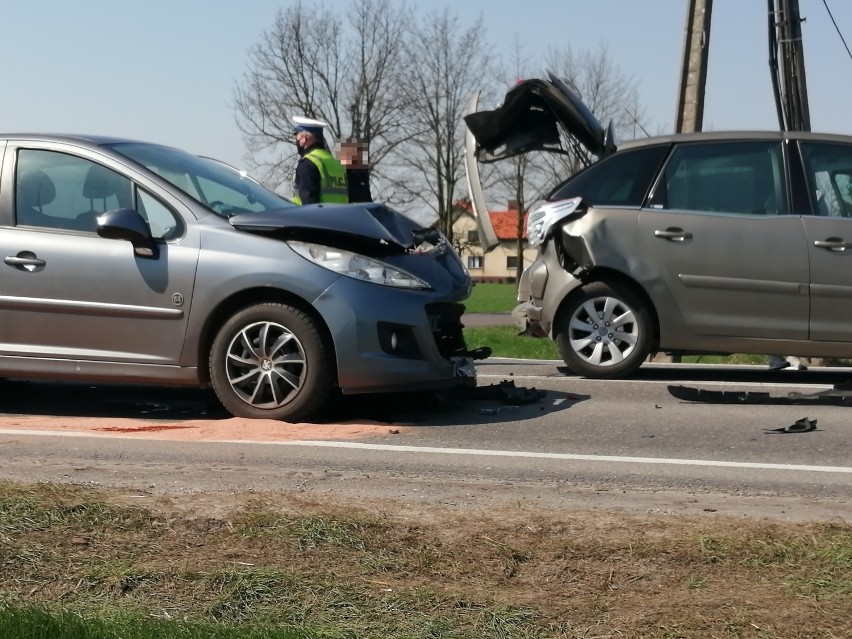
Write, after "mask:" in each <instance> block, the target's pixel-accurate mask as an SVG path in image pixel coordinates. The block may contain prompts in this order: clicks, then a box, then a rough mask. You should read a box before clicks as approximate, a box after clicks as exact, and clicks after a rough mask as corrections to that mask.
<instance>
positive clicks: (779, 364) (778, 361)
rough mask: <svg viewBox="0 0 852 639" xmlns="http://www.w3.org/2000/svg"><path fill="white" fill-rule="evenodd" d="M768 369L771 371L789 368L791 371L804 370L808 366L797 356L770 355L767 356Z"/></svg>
mask: <svg viewBox="0 0 852 639" xmlns="http://www.w3.org/2000/svg"><path fill="white" fill-rule="evenodd" d="M769 370H771V371H783V370H791V371H806V370H808V367H807V366H805V365H804V364H802V361H801V360H800V359H799V358H798V357H793V356H792V355H791V356H790V357H786V358H784V357H781V356H780V355H770V356H769Z"/></svg>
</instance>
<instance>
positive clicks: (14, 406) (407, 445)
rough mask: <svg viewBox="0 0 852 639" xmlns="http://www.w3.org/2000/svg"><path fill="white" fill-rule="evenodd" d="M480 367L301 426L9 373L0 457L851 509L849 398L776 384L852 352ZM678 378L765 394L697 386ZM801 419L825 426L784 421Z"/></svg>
mask: <svg viewBox="0 0 852 639" xmlns="http://www.w3.org/2000/svg"><path fill="white" fill-rule="evenodd" d="M478 370H479V375H480V379H479V383H480V387H479V390H478V391H476V392H474V393H472V394H468V395H452V396H448V395H445V394H443V395H433V394H424V395H411V396H395V397H382V396H378V397H376V396H374V397H357V398H346V399H344V400H341V401H340V402H338V405H337V406H336V408H335V410H334V411H333V413H332V414H331V415H330V416H329V417H328V419H327V420H325V421H323V422H322V423H316V424H301V425H289V424H283V423H279V422H267V421H266V420H260V421H257V422H251V420H244V421H243V422H239V421H236V420H234V419H232V418H229V416H228V415H226V414H224V413H223V412H222V411H221V409H220V408H219V407H218V406H217V405H216V403H215V401H213V400H212V398H211V397H210V396H209V395H208V394H207V393H205V392H202V391H196V390H186V389H153V388H138V387H137V388H134V387H117V386H116V387H90V386H78V385H67V384H48V383H35V382H16V381H10V380H7V381H5V382H2V383H0V386H2V390H3V393H2V405H0V411H2V412H0V444H2V445H0V468H2V469H3V471H2V475H3V476H5V477H7V478H10V479H15V480H22V481H28V480H29V481H58V482H70V483H78V484H87V485H95V486H106V487H119V486H120V487H124V488H131V489H133V490H136V491H140V492H146V493H170V492H193V491H199V490H224V491H238V490H268V489H280V490H299V491H317V492H322V493H324V494H328V493H333V494H339V495H340V497H341V498H342V499H350V498H356V499H358V498H361V497H367V496H382V497H393V498H404V499H413V500H437V501H441V502H442V503H458V504H461V505H465V504H466V505H473V506H475V507H488V505H489V504H493V503H497V502H501V503H505V502H507V501H510V502H517V503H518V504H522V503H528V504H536V505H546V506H552V507H584V508H624V509H639V510H643V511H649V510H650V511H660V512H680V513H690V514H702V513H725V514H738V515H739V514H744V515H745V514H748V515H761V516H772V517H781V518H786V519H808V518H819V519H840V520H843V521H850V520H852V463H850V460H852V438H850V435H851V434H852V409H850V407H847V406H827V405H816V404H810V405H790V404H787V403H783V402H782V401H781V400H779V401H777V402H776V401H773V400H772V399H771V398H776V399H777V398H784V397H786V396H787V393H789V392H794V391H796V392H819V391H825V390H828V389H831V388H832V387H833V386H834V385H835V384H840V383H843V382H845V381H847V380H849V379H852V369H832V370H829V369H812V370H810V371H807V372H791V371H784V372H776V373H769V372H767V371H765V370H764V369H763V368H750V367H727V368H726V367H709V366H708V367H699V366H694V365H693V366H686V365H683V366H679V365H659V364H650V365H646V366H644V367H643V368H642V369H641V371H640V374H639V375H637V376H636V377H635V378H633V379H631V380H628V381H595V380H584V379H580V378H577V377H573V376H568V375H566V374H565V371H564V369H562V368H561V365H560V363H559V362H534V361H511V360H487V361H485V362H482V363H481V364H480V365H479V367H478ZM669 385H686V386H689V387H694V388H705V389H711V390H726V391H746V390H749V391H761V392H765V393H769V399H767V401H765V402H764V403H762V404H757V405H746V404H702V403H695V402H685V401H682V400H679V399H676V398H675V397H673V396H672V395H671V394H670V393H669V391H668V388H667V387H668V386H669ZM533 389H535V391H536V393H532V390H533ZM539 391H541V392H543V393H544V394H543V396H542V397H539V398H538V399H535V401H529V403H523V402H525V401H527V400H531V399H533V396H534V395H536V394H538V392H539ZM519 399H520V400H521V401H518V400H519ZM802 418H808V419H810V420H816V428H815V429H814V430H812V431H810V432H802V433H781V432H778V431H777V430H776V429H779V428H785V427H787V426H790V425H792V424H794V423H795V422H796V421H797V420H799V419H802ZM246 422H248V423H246ZM81 424H89V427H88V429H86V428H83V427H81ZM92 424H94V426H92Z"/></svg>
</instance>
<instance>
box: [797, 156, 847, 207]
mask: <svg viewBox="0 0 852 639" xmlns="http://www.w3.org/2000/svg"><path fill="white" fill-rule="evenodd" d="M802 157H803V158H804V161H805V173H806V175H807V181H808V193H809V195H810V199H811V210H812V211H813V212H814V214H815V215H826V216H830V217H852V146H850V145H844V144H824V143H816V142H803V143H802Z"/></svg>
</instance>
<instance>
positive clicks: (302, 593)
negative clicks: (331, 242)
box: [0, 482, 852, 639]
mask: <svg viewBox="0 0 852 639" xmlns="http://www.w3.org/2000/svg"><path fill="white" fill-rule="evenodd" d="M0 489H2V493H1V494H2V497H0V542H1V543H0V567H2V575H3V576H2V582H0V636H2V637H3V638H4V639H24V638H27V639H30V638H31V639H41V638H42V637H44V639H47V638H48V637H49V638H50V639H100V638H101V637H104V638H106V637H122V638H127V639H136V638H137V637H140V638H141V637H158V638H161V639H172V638H187V637H192V638H194V637H214V638H218V637H222V638H230V637H238V636H239V637H249V638H254V637H266V638H270V637H271V638H273V639H274V638H278V637H281V638H290V637H292V638H296V637H312V638H319V637H328V638H344V637H346V638H349V637H358V638H371V637H382V638H387V639H397V638H399V639H402V638H407V639H434V638H437V637H447V638H455V639H467V638H471V639H473V638H476V639H482V638H485V639H491V638H494V639H498V638H499V639H508V638H513V637H517V638H525V639H527V638H532V639H543V638H545V637H560V638H566V639H574V638H579V637H643V638H647V639H673V638H675V637H679V638H684V639H690V638H699V637H700V638H701V639H704V638H706V637H722V638H724V637H730V638H732V639H733V638H735V637H736V638H752V637H753V638H755V639H787V638H790V639H799V638H805V637H847V636H849V635H848V632H849V619H850V618H852V526H850V525H848V524H843V523H810V524H808V523H781V522H773V521H765V520H747V519H742V518H723V517H714V516H709V515H708V516H707V517H674V516H671V515H666V516H661V515H626V514H618V513H605V512H601V511H595V512H581V511H564V510H561V511H550V510H545V509H535V508H532V507H525V508H518V507H516V506H513V507H511V508H508V507H506V508H502V507H500V506H499V505H494V506H493V507H489V509H488V510H485V511H483V510H479V509H477V510H468V509H465V508H463V507H461V508H460V507H458V506H455V507H450V506H442V505H437V504H434V505H420V506H416V507H415V506H412V505H411V504H403V503H400V502H392V501H362V502H359V503H358V504H352V505H340V504H334V503H332V502H331V501H321V500H320V498H318V497H311V496H309V495H304V494H299V493H292V494H290V493H275V494H272V493H270V494H258V493H251V494H242V495H240V494H236V495H222V494H203V493H196V494H192V495H174V496H170V497H168V498H166V497H160V498H152V499H151V500H150V503H149V505H148V506H147V507H146V508H142V507H140V506H138V505H132V504H130V503H129V502H130V500H129V498H128V497H127V496H126V495H123V494H121V493H118V492H106V491H94V490H91V489H83V488H73V487H64V486H57V485H39V486H25V485H18V484H12V483H8V482H6V483H3V484H2V485H0ZM137 503H138V500H137Z"/></svg>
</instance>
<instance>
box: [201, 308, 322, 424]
mask: <svg viewBox="0 0 852 639" xmlns="http://www.w3.org/2000/svg"><path fill="white" fill-rule="evenodd" d="M333 379H334V375H333V363H332V358H331V356H330V354H329V353H328V350H327V348H326V346H325V344H324V343H323V340H322V337H321V336H320V332H319V328H318V326H317V323H316V321H315V320H314V319H313V318H311V317H310V316H308V315H307V314H306V313H304V312H303V311H301V310H299V309H297V308H295V307H292V306H288V305H286V304H274V303H266V304H256V305H254V306H249V307H247V308H244V309H243V310H241V311H239V312H237V313H235V314H234V315H233V316H231V318H230V319H228V321H226V322H225V323H224V324H223V325H222V328H221V329H219V332H218V333H217V334H216V338H215V339H214V340H213V346H212V348H211V349H210V381H211V384H212V386H213V390H214V391H215V392H216V396H217V397H218V398H219V401H220V402H222V405H223V406H224V407H225V409H226V410H227V411H228V412H229V413H231V414H232V415H235V416H237V417H251V418H265V419H280V420H284V421H291V422H295V421H300V420H304V419H308V418H310V417H311V416H313V415H315V414H316V413H317V412H319V410H320V409H321V408H322V407H323V406H324V404H325V403H326V402H327V401H328V399H329V397H330V395H331V392H332V386H333Z"/></svg>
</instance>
